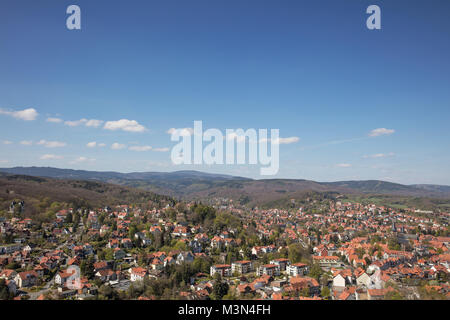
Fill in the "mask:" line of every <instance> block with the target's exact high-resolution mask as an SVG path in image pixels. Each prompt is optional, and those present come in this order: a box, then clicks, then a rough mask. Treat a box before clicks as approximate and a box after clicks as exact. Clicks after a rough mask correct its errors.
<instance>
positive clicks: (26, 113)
mask: <svg viewBox="0 0 450 320" xmlns="http://www.w3.org/2000/svg"><path fill="white" fill-rule="evenodd" d="M0 114H5V115H8V116H11V117H14V118H16V119H20V120H24V121H33V120H36V118H37V116H38V113H37V111H36V109H34V108H28V109H24V110H19V111H9V110H4V109H0Z"/></svg>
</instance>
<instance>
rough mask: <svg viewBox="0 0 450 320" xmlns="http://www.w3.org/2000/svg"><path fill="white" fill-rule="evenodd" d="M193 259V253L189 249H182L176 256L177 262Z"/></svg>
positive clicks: (186, 261) (189, 261) (191, 260)
mask: <svg viewBox="0 0 450 320" xmlns="http://www.w3.org/2000/svg"><path fill="white" fill-rule="evenodd" d="M193 261H194V255H193V254H192V252H190V251H184V252H180V254H179V255H178V256H177V261H176V263H177V264H182V263H191V262H193Z"/></svg>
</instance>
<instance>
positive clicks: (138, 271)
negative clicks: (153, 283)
mask: <svg viewBox="0 0 450 320" xmlns="http://www.w3.org/2000/svg"><path fill="white" fill-rule="evenodd" d="M147 274H148V272H147V269H145V268H140V267H137V268H130V280H131V281H132V282H135V281H142V280H144V278H145V276H147Z"/></svg>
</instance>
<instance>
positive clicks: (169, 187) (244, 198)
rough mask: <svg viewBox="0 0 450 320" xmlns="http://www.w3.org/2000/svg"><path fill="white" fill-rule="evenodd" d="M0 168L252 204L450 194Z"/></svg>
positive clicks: (433, 189) (417, 188)
mask: <svg viewBox="0 0 450 320" xmlns="http://www.w3.org/2000/svg"><path fill="white" fill-rule="evenodd" d="M0 172H6V173H9V174H21V175H29V176H35V177H49V178H52V179H82V180H89V181H97V182H106V183H111V184H116V185H121V186H126V187H132V188H137V189H140V190H146V191H151V192H153V193H157V194H163V195H167V196H172V197H176V198H180V199H186V200H206V199H213V198H228V199H233V200H238V201H239V202H241V203H245V204H247V203H248V204H250V205H255V204H264V203H271V202H274V201H279V200H280V199H281V200H283V199H285V200H288V199H291V198H292V199H296V198H301V197H304V196H305V194H307V193H308V192H320V193H327V192H328V193H330V192H332V193H338V194H350V195H375V194H378V195H389V196H399V197H418V198H425V197H427V198H437V199H447V198H450V187H449V186H437V185H403V184H398V183H392V182H386V181H379V180H366V181H337V182H316V181H310V180H302V179H262V180H252V179H248V178H243V177H235V176H229V175H218V174H210V173H203V172H198V171H176V172H133V173H119V172H98V171H83V170H71V169H57V168H49V167H45V168H44V167H15V168H4V169H0Z"/></svg>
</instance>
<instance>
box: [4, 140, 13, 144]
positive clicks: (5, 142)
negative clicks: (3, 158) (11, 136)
mask: <svg viewBox="0 0 450 320" xmlns="http://www.w3.org/2000/svg"><path fill="white" fill-rule="evenodd" d="M2 143H3V144H12V141H9V140H3V141H2Z"/></svg>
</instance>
